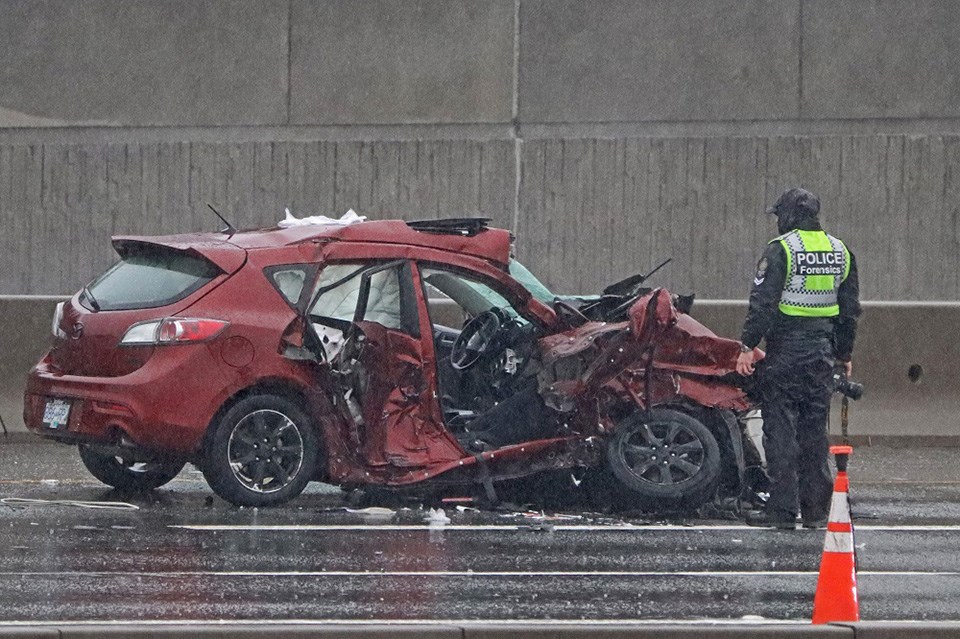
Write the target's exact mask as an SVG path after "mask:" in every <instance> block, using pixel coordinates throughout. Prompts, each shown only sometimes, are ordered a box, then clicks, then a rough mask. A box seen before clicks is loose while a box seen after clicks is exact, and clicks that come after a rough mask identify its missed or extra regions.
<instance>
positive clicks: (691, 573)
mask: <svg viewBox="0 0 960 639" xmlns="http://www.w3.org/2000/svg"><path fill="white" fill-rule="evenodd" d="M817 574H818V571H816V570H680V571H662V572H661V571H649V570H638V571H627V570H609V571H604V570H596V571H594V570H584V571H568V570H557V571H529V572H523V571H519V570H516V571H514V570H504V571H481V570H476V571H474V570H465V571H463V570H435V571H426V570H425V571H416V570H384V571H382V572H381V571H373V570H356V571H354V570H320V571H315V570H307V571H300V570H291V571H281V572H276V571H254V570H209V571H205V570H199V571H170V572H133V571H131V572H122V571H115V572H112V571H76V572H0V577H177V578H182V577H804V576H810V577H813V576H816V575H817ZM857 575H858V576H874V577H960V571H930V572H924V571H917V570H860V571H857Z"/></svg>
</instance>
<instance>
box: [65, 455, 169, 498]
mask: <svg viewBox="0 0 960 639" xmlns="http://www.w3.org/2000/svg"><path fill="white" fill-rule="evenodd" d="M78 448H79V450H80V460H81V461H82V462H83V465H84V466H86V467H87V470H89V471H90V474H91V475H93V476H94V477H96V478H97V479H99V480H100V481H102V482H103V483H105V484H107V485H108V486H113V487H114V488H116V489H117V490H121V491H124V492H130V493H142V492H147V491H149V490H153V489H154V488H159V487H160V486H163V485H164V484H166V483H167V482H169V481H170V480H171V479H173V478H174V477H176V476H177V475H178V474H180V471H181V470H183V466H184V464H186V462H185V461H182V460H170V461H159V462H158V461H142V462H141V461H136V460H132V459H127V458H124V457H118V456H115V455H111V454H109V453H105V452H101V451H99V450H97V449H96V448H94V447H91V446H88V445H87V444H80V445H79V447H78Z"/></svg>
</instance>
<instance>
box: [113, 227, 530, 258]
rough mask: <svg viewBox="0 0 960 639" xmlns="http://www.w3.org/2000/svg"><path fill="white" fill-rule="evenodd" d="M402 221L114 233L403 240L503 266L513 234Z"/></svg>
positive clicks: (211, 238) (204, 238)
mask: <svg viewBox="0 0 960 639" xmlns="http://www.w3.org/2000/svg"><path fill="white" fill-rule="evenodd" d="M415 226H416V225H411V223H408V222H404V221H402V220H377V221H370V222H359V223H356V224H350V225H347V226H338V225H303V226H294V227H290V228H281V227H270V228H262V229H254V230H247V231H237V232H235V233H234V234H232V235H229V234H225V233H222V232H218V233H184V234H179V235H165V236H149V237H148V236H132V235H124V236H117V237H114V238H113V239H114V242H117V241H139V242H144V243H150V244H160V245H164V246H170V247H173V248H181V247H185V246H191V247H194V248H196V247H197V246H203V245H206V246H209V247H212V246H216V245H217V244H223V243H229V244H232V245H234V246H236V247H239V248H242V249H248V250H251V249H266V248H279V247H284V246H295V245H298V244H305V243H321V242H322V243H326V242H368V243H374V244H403V245H408V246H419V247H423V248H430V249H439V250H443V251H452V252H455V253H463V254H466V255H471V256H473V257H479V258H482V259H485V260H489V261H491V262H494V263H495V264H497V265H498V266H500V267H506V265H507V263H508V262H509V260H510V242H511V239H512V238H511V234H510V232H509V231H507V230H504V229H497V228H489V227H486V226H485V225H484V226H483V227H482V228H479V229H478V230H477V231H476V232H475V233H472V234H470V235H461V234H456V233H444V232H436V231H434V230H431V229H430V227H429V226H425V227H423V228H421V229H418V228H415Z"/></svg>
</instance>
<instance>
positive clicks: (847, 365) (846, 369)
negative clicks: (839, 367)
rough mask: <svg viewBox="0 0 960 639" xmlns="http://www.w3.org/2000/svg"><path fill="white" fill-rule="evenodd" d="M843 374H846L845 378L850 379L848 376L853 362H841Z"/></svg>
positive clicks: (851, 371)
mask: <svg viewBox="0 0 960 639" xmlns="http://www.w3.org/2000/svg"><path fill="white" fill-rule="evenodd" d="M843 372H845V373H846V374H847V377H848V378H849V377H850V374H851V373H853V361H852V360H851V361H849V362H843Z"/></svg>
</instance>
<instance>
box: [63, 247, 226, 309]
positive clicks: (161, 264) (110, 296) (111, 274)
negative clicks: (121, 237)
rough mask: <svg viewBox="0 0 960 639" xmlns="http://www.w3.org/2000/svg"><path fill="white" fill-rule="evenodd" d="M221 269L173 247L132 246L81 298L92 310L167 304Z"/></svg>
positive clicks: (203, 282)
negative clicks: (133, 247) (134, 247)
mask: <svg viewBox="0 0 960 639" xmlns="http://www.w3.org/2000/svg"><path fill="white" fill-rule="evenodd" d="M219 273H220V270H219V269H218V268H217V267H216V266H215V265H213V264H211V263H210V262H208V261H206V260H205V259H203V258H201V257H197V256H194V255H188V254H186V253H182V252H180V251H175V250H173V249H164V248H163V247H156V246H151V247H142V248H136V249H130V250H127V251H124V255H123V256H122V257H121V259H120V261H119V262H117V263H116V264H114V265H113V266H112V267H110V269H109V270H108V271H107V272H106V273H104V274H103V275H101V276H100V277H98V278H97V279H96V280H94V282H93V283H92V284H90V285H89V286H88V287H87V288H86V289H85V290H84V292H83V294H81V296H80V301H81V303H82V304H83V305H84V306H86V307H88V308H90V309H91V310H101V311H120V310H128V309H135V308H154V307H157V306H166V305H167V304H172V303H174V302H176V301H178V300H181V299H183V298H184V297H186V296H187V295H189V294H190V293H193V292H194V291H196V290H197V289H199V288H200V287H202V286H204V285H205V284H207V283H208V282H209V281H210V280H212V279H213V278H214V277H216V276H217V275H218V274H219ZM91 298H92V299H91Z"/></svg>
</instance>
